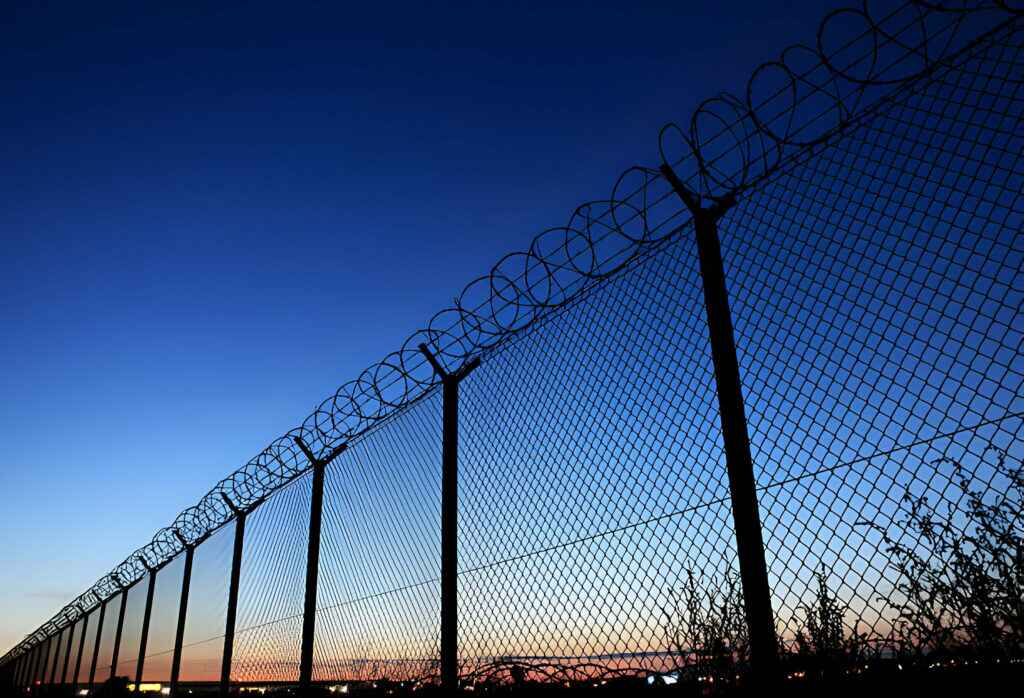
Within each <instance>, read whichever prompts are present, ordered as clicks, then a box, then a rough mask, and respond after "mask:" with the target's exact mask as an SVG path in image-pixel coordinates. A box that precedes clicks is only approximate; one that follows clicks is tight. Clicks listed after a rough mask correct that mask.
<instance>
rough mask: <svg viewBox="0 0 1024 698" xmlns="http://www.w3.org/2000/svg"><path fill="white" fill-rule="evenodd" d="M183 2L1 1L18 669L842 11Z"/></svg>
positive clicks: (1, 198)
mask: <svg viewBox="0 0 1024 698" xmlns="http://www.w3.org/2000/svg"><path fill="white" fill-rule="evenodd" d="M172 5H173V7H171V6H167V7H158V6H155V5H153V6H149V5H148V4H146V6H144V5H140V4H138V3H95V4H85V3H70V2H68V3H49V4H46V5H40V4H38V3H31V4H29V3H19V2H13V3H10V2H9V3H4V5H3V8H2V9H0V26H2V28H3V41H0V60H2V63H3V66H4V69H3V71H2V72H0V90H2V93H0V94H2V102H3V107H2V108H0V156H2V163H3V165H2V166H0V239H2V241H3V254H2V260H3V263H2V264H3V267H2V269H3V273H2V274H0V299H2V303H0V313H2V317H0V322H2V327H3V332H2V335H3V341H2V343H0V381H2V382H0V385H2V397H3V400H2V410H3V413H2V415H0V440H2V442H3V443H4V446H5V448H4V452H3V455H2V461H0V463H2V467H0V478H2V479H0V490H2V492H3V497H2V499H0V501H2V504H0V506H2V510H0V511H2V515H0V614H2V617H3V622H2V623H0V646H2V650H0V651H6V649H8V648H9V647H10V646H12V645H13V644H15V643H16V642H18V641H19V640H20V639H21V638H22V637H23V636H24V635H25V634H26V633H28V632H29V631H31V630H33V629H35V628H36V627H37V626H38V625H39V624H40V623H41V622H42V621H44V620H46V619H47V618H48V617H49V616H50V615H51V614H52V613H53V612H55V611H56V610H58V609H59V608H60V607H61V606H62V605H63V604H65V603H67V602H68V601H70V600H71V599H72V598H74V597H75V596H76V595H77V594H79V593H80V592H82V591H83V590H85V589H86V588H87V587H88V586H89V585H90V584H92V583H93V582H94V581H95V580H96V579H97V578H99V577H100V576H101V575H103V574H104V573H105V572H107V571H109V570H110V569H111V568H112V567H113V566H114V565H115V564H116V563H118V562H119V561H121V560H122V559H123V558H124V557H125V556H126V555H128V554H129V553H131V552H132V551H133V550H135V549H136V548H138V547H139V546H141V545H143V544H144V543H146V542H147V541H148V540H149V539H150V537H151V536H152V534H153V533H154V531H156V529H158V528H159V527H161V526H163V525H166V524H168V523H169V522H170V521H171V520H172V519H173V518H174V517H175V515H176V514H177V513H178V511H180V510H181V509H183V508H185V507H187V506H189V505H191V504H193V503H195V502H196V501H197V500H198V499H199V497H200V496H201V495H202V494H203V493H204V492H206V490H207V489H209V487H210V486H211V485H213V484H214V483H215V482H216V481H217V480H218V479H220V478H221V477H223V476H224V475H226V474H227V473H229V472H230V471H232V470H234V469H235V468H237V467H239V466H241V465H242V464H244V463H245V462H246V461H247V460H248V459H249V458H250V457H252V456H253V455H254V454H256V453H257V452H259V451H260V450H261V449H262V448H263V447H264V446H265V445H266V444H267V443H268V442H269V441H270V440H272V439H273V438H274V437H276V436H278V435H279V434H281V433H283V432H284V431H286V430H288V429H290V428H291V427H293V426H295V425H297V424H298V423H299V422H301V421H302V419H303V418H304V417H305V416H306V415H307V414H308V413H309V411H310V410H311V409H312V408H313V407H314V406H315V405H316V404H318V403H319V402H320V400H321V399H323V398H324V397H325V396H327V395H328V394H330V393H332V392H333V391H334V389H335V388H336V387H337V386H338V385H340V384H341V383H343V382H345V381H347V380H349V379H351V378H354V377H355V376H356V375H357V374H358V373H359V372H360V371H361V370H362V369H363V368H364V367H365V366H367V365H368V364H370V363H372V362H373V361H375V360H377V359H379V358H381V357H382V356H383V355H385V354H386V353H388V352H389V351H392V350H394V349H396V348H398V347H399V346H400V345H401V343H402V342H403V340H404V339H405V337H406V336H407V335H408V334H409V333H410V332H412V331H413V330H415V329H417V328H418V327H421V326H422V325H423V324H424V323H425V322H426V320H427V319H428V318H429V317H430V316H431V315H432V314H433V313H434V312H435V311H436V310H438V309H439V308H441V307H443V306H445V305H446V304H448V303H450V300H451V298H452V297H453V296H454V295H455V294H456V293H457V292H458V291H459V290H460V289H461V288H462V286H463V285H464V284H465V283H466V282H468V281H469V280H471V279H473V278H475V277H476V276H478V275H480V274H483V273H485V272H486V271H487V270H488V269H489V268H490V266H491V264H492V263H493V262H495V261H496V260H497V259H498V258H499V257H501V256H502V255H503V254H505V253H506V252H509V251H512V250H520V249H524V248H525V247H526V246H527V245H528V243H529V240H530V239H531V238H532V237H533V235H535V234H536V233H537V232H539V231H541V230H542V229H544V228H547V227H550V226H554V225H559V224H561V223H563V222H564V221H565V220H566V218H567V215H568V214H569V213H570V212H571V210H572V209H573V208H574V207H575V206H576V205H577V204H579V203H581V202H583V201H585V200H588V199H599V198H604V197H607V196H608V194H609V191H610V187H611V185H612V183H613V182H614V180H615V178H616V177H617V175H618V173H619V172H620V171H621V170H622V169H624V168H626V167H628V166H630V165H633V164H648V165H652V164H656V162H657V157H658V154H657V153H658V151H657V135H658V130H659V128H660V127H661V126H662V125H663V124H664V123H665V122H666V121H669V120H672V119H677V120H680V121H684V120H686V119H688V118H689V115H690V113H691V112H692V109H693V107H694V106H695V105H696V104H697V103H698V102H699V101H700V100H702V99H704V98H706V97H708V96H711V95H713V94H715V93H717V92H719V91H722V90H730V91H735V92H738V93H742V91H743V90H744V88H745V84H746V79H747V76H748V75H749V74H750V72H751V71H752V70H753V68H754V67H755V66H756V65H757V64H758V63H759V62H761V61H763V60H768V59H772V58H774V57H775V56H776V55H777V54H778V52H779V51H780V50H781V49H782V48H783V47H785V46H786V45H787V44H790V43H793V42H797V41H806V42H813V40H814V36H815V30H816V28H817V24H818V22H819V20H820V18H821V17H822V16H823V15H824V14H825V12H826V11H827V10H828V9H829V8H830V7H831V6H832V4H831V3H821V2H778V3H759V2H743V1H741V0H733V1H731V2H726V3H699V4H698V3H683V2H665V3H639V2H628V3H627V2H621V1H620V2H615V3H580V4H579V5H577V6H572V5H566V4H561V3H559V4H556V3H534V4H532V5H530V6H528V5H525V4H524V5H518V4H498V3H478V4H475V5H474V4H468V3H467V4H466V5H464V6H459V5H436V6H435V5H429V6H426V5H423V4H421V3H417V4H410V5H407V6H402V5H396V4H394V3H387V4H384V3H371V4H369V5H368V6H356V5H355V4H348V3H345V4H343V3H327V2H323V3H303V2H298V3H288V4H287V5H286V4H280V3H275V4H269V3H237V2H231V1H230V0H226V1H224V2H220V3H216V6H215V9H211V8H212V7H213V4H210V6H209V7H208V6H207V3H200V2H188V3H185V2H176V3H172ZM697 5H700V6H699V7H698V6H697ZM30 582H31V583H30Z"/></svg>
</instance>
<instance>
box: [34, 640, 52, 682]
mask: <svg viewBox="0 0 1024 698" xmlns="http://www.w3.org/2000/svg"><path fill="white" fill-rule="evenodd" d="M52 641H53V637H52V636H50V635H47V636H46V645H45V647H44V648H43V651H42V653H41V654H40V655H39V666H37V667H36V680H35V683H38V684H39V685H40V686H42V685H43V683H45V681H46V665H47V664H49V663H50V661H49V660H50V643H51V642H52Z"/></svg>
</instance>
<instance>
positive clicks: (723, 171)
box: [0, 0, 1024, 675]
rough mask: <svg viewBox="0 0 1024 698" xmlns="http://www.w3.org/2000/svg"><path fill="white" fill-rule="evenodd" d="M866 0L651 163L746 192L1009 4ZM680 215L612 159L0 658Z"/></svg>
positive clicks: (704, 194) (161, 558) (667, 132)
mask: <svg viewBox="0 0 1024 698" xmlns="http://www.w3.org/2000/svg"><path fill="white" fill-rule="evenodd" d="M869 4H870V3H869V2H867V0H864V2H863V3H862V4H861V5H860V6H858V7H848V8H842V9H838V10H835V11H833V12H830V13H829V14H828V15H826V16H825V18H824V19H823V20H822V22H821V24H820V26H819V29H818V32H817V35H816V41H815V43H814V45H806V44H797V45H793V46H790V47H788V48H786V49H785V50H784V51H782V53H781V54H780V56H779V57H778V58H777V59H775V60H772V61H767V62H765V63H762V64H761V65H760V66H758V67H757V68H756V69H755V70H754V71H753V73H752V74H751V77H750V79H749V80H748V83H747V85H746V89H745V92H744V95H743V96H742V97H737V96H735V95H731V94H725V93H723V94H720V95H717V96H715V97H712V98H710V99H708V100H705V101H704V102H702V103H701V104H700V105H699V106H698V107H697V109H696V110H695V111H694V112H693V114H692V116H691V118H690V121H689V124H688V125H687V127H686V128H683V127H681V126H680V125H678V124H676V123H669V124H667V125H666V126H665V127H664V128H663V129H662V130H661V133H660V134H659V152H660V155H661V159H662V163H663V164H667V165H670V166H671V167H672V168H674V169H675V170H676V171H677V173H678V176H679V178H680V180H681V181H682V182H683V183H684V184H685V185H686V186H687V188H689V189H690V191H691V193H692V194H693V195H694V199H695V200H696V201H698V202H702V201H709V202H718V201H722V200H726V199H728V198H729V197H735V196H738V195H739V194H742V193H743V192H744V191H747V190H749V189H751V188H753V187H755V186H756V185H757V184H758V183H759V182H761V181H762V180H764V179H765V178H766V177H769V176H771V175H772V174H773V173H775V172H777V171H779V170H780V169H781V168H782V167H783V166H784V165H785V164H786V163H787V162H788V161H789V160H790V159H791V158H792V157H794V156H796V155H798V154H799V153H801V152H805V151H806V149H808V148H811V147H813V146H814V145H816V144H819V143H822V142H823V141H825V140H826V139H828V138H829V137H831V136H832V135H833V134H835V133H836V132H838V131H841V130H843V129H844V128H847V127H848V126H849V125H850V124H851V123H853V122H854V121H855V120H856V119H857V118H859V117H860V116H861V115H863V114H864V113H866V112H869V111H870V108H871V107H872V105H874V104H876V103H878V102H879V101H880V100H882V99H883V98H884V97H885V96H886V95H887V94H891V93H892V92H894V91H897V90H898V89H899V88H900V87H901V86H903V85H906V84H909V83H911V82H913V81H914V80H916V79H918V78H920V77H921V76H922V75H925V74H927V73H928V72H930V71H932V70H934V68H935V67H936V66H938V65H941V64H943V63H944V62H946V61H948V60H950V59H951V58H952V57H954V56H956V55H957V54H958V53H959V52H961V51H962V50H964V48H965V47H966V46H969V45H970V43H971V42H972V41H975V40H977V39H978V38H979V37H981V36H983V35H984V34H985V33H987V32H989V31H991V30H993V29H995V28H996V27H998V26H1001V25H1003V24H1005V23H1007V22H1011V21H1014V20H1015V19H1016V18H1017V17H1020V16H1021V15H1022V14H1024V8H1021V7H1018V6H1014V4H1011V3H1010V2H1008V0H980V1H973V2H972V1H970V0H961V1H960V2H949V3H940V2H932V1H927V0H909V1H907V2H904V3H903V4H901V5H899V6H898V7H897V8H895V9H894V10H892V11H891V12H889V13H887V14H885V15H882V16H879V15H878V14H877V13H874V12H872V8H871V7H869ZM848 27H856V28H855V29H854V31H852V32H850V31H848ZM844 29H847V31H846V35H847V36H848V37H849V38H845V39H840V40H837V39H836V38H835V34H836V33H837V32H839V31H842V30H844ZM850 34H852V36H850ZM690 216H691V213H690V212H689V211H686V210H684V209H683V208H681V206H680V204H679V201H678V199H677V198H676V197H675V196H674V194H673V190H672V188H671V186H669V184H668V183H667V182H666V181H665V180H664V179H663V177H662V175H661V174H660V172H659V171H658V170H656V169H653V168H647V167H639V166H637V167H631V168H629V169H627V170H626V171H625V172H623V173H622V175H621V176H620V177H619V178H618V179H617V180H616V182H615V183H614V185H613V187H612V190H611V193H610V196H609V198H608V199H606V200H598V201H591V202H587V203H585V204H583V205H581V206H579V207H578V208H576V209H575V210H574V211H573V212H572V214H571V215H570V216H569V220H568V222H567V223H566V224H565V225H563V226H557V227H553V228H549V229H547V230H544V231H542V232H541V233H540V234H538V235H537V236H536V237H534V239H533V240H532V242H531V244H530V246H529V247H528V249H527V250H526V251H523V252H516V253H511V254H508V255H506V256H505V257H502V258H501V259H500V260H499V261H498V262H497V263H496V264H495V265H494V266H493V267H492V269H491V270H490V272H489V273H488V274H485V275H483V276H481V277H478V278H477V279H474V280H473V281H471V282H470V283H469V284H467V285H466V286H465V287H464V288H463V290H462V292H461V293H460V294H459V295H458V296H457V297H456V298H455V299H454V300H453V303H452V305H451V306H450V307H448V308H445V309H443V310H441V311H439V312H438V313H436V314H435V315H434V316H433V317H432V318H431V319H430V320H429V322H428V323H427V325H426V327H425V328H423V329H420V330H418V331H416V332H415V333H413V334H412V335H410V336H409V338H408V339H407V340H406V341H405V342H404V344H403V345H402V347H401V348H400V349H399V350H397V351H394V352H392V353H391V354H388V355H387V356H386V357H384V359H382V360H381V361H379V362H377V363H374V364H373V365H371V366H370V367H368V368H367V369H365V370H364V371H363V372H362V373H361V374H360V375H359V377H357V378H356V379H355V380H352V381H349V382H348V383H345V384H343V385H342V386H341V387H340V388H338V389H337V391H335V393H334V394H333V395H332V396H330V397H329V398H327V399H326V400H324V401H323V402H321V403H320V405H318V406H317V408H316V409H315V410H314V411H313V412H312V413H311V414H310V415H309V416H308V417H307V418H306V419H305V420H304V421H303V422H302V424H301V425H300V426H298V427H296V428H295V429H292V430H290V431H289V432H287V433H285V434H284V435H282V436H280V437H279V438H277V439H276V440H274V441H273V442H271V443H270V445H269V446H267V447H266V448H265V449H264V450H263V451H261V452H260V453H259V454H258V455H256V456H255V457H254V458H252V459H251V460H250V461H249V462H248V463H246V464H245V465H244V466H242V467H241V468H239V469H238V470H236V471H234V472H233V473H231V474H230V475H228V476H227V477H226V478H224V479H222V480H221V481H220V482H218V483H217V484H216V485H215V486H214V487H213V488H212V489H211V490H210V491H209V492H207V493H206V494H205V495H204V496H203V497H202V498H201V499H200V500H199V501H198V502H197V503H196V504H195V505H193V506H191V507H189V508H187V509H185V510H184V511H182V512H181V513H180V514H179V515H178V516H177V517H176V518H175V519H174V521H173V522H172V523H171V524H170V525H168V526H166V527H164V528H161V529H160V530H158V531H157V532H156V534H155V535H154V536H153V538H152V539H151V540H150V542H148V543H147V544H146V545H144V546H142V547H141V548H139V549H138V550H136V551H134V552H133V553H132V554H131V555H129V556H128V557H126V558H125V559H124V560H123V561H122V562H120V563H119V564H118V565H116V566H115V567H114V568H113V570H111V571H110V572H109V573H107V574H105V575H104V576H102V577H101V578H100V579H99V580H97V581H96V582H95V583H94V584H93V585H92V586H91V587H90V588H89V589H88V590H86V591H85V592H83V593H82V594H81V595H79V596H78V597H76V598H75V599H74V600H73V601H72V602H71V603H69V604H67V605H66V606H65V607H63V608H62V609H61V610H60V611H58V612H57V613H56V614H55V615H54V616H53V617H52V618H51V619H50V620H48V621H46V622H45V623H44V624H43V625H41V626H40V627H39V628H38V629H37V630H35V631H34V632H32V633H30V634H29V635H28V637H26V638H25V640H23V641H22V642H21V643H19V644H18V645H17V646H15V647H14V648H13V649H11V650H10V651H8V653H7V654H6V655H5V656H4V657H3V659H2V660H0V664H6V663H7V662H8V661H10V660H12V659H14V658H16V657H18V656H20V655H21V654H23V653H24V652H26V651H28V650H29V649H31V648H32V647H34V646H36V645H37V644H38V643H40V642H42V641H43V640H45V639H46V638H47V637H49V636H50V635H52V634H53V633H55V632H57V631H59V630H61V629H63V628H65V627H66V626H67V625H69V624H71V623H73V622H75V621H76V620H77V619H78V618H80V617H81V616H83V615H85V614H86V613H88V612H90V611H91V610H92V609H94V608H96V607H97V606H98V605H100V604H101V603H103V602H105V601H106V600H108V599H110V598H111V597H113V596H115V595H116V594H118V593H120V592H121V591H122V590H124V589H127V588H128V587H130V586H131V585H133V584H134V583H135V582H137V581H138V580H140V579H142V578H143V577H144V576H145V575H146V574H147V573H149V572H151V571H153V570H156V569H158V568H160V567H161V566H163V565H165V564H166V563H168V562H169V561H170V560H172V559H173V558H174V557H175V556H177V555H178V554H179V553H180V552H182V550H183V549H184V547H185V545H186V544H187V545H189V546H195V545H198V544H199V543H201V542H202V541H203V540H205V539H206V538H207V537H209V536H210V535H211V534H212V533H213V532H215V531H216V530H217V529H219V528H220V527H221V526H223V525H225V524H226V523H228V522H229V521H231V520H232V519H233V518H234V517H235V515H236V514H235V510H236V509H237V510H251V509H252V508H255V507H256V506H258V505H259V504H260V503H261V502H263V501H264V500H265V499H266V498H267V497H268V496H270V495H271V494H273V493H274V492H275V491H277V490H278V489H280V488H281V487H283V486H285V485H287V484H288V483H289V482H291V481H292V480H294V479H295V478H296V477H299V476H300V475H302V474H303V473H305V472H307V471H308V470H309V468H310V467H311V464H310V462H309V460H308V459H307V457H306V455H305V454H304V453H303V450H302V449H301V448H300V446H299V445H298V443H297V441H296V440H297V439H300V440H301V441H302V442H303V443H304V444H306V445H308V447H309V449H310V450H311V452H312V453H313V454H315V455H316V457H318V458H322V457H324V456H325V454H328V453H330V452H331V451H333V450H334V449H335V448H337V447H338V446H339V445H340V444H343V443H347V442H350V441H353V440H355V439H357V438H359V437H361V436H362V435H364V434H366V433H367V432H368V431H369V430H370V429H372V428H373V427H375V426H377V425H379V424H381V423H382V422H384V421H385V420H387V419H388V418H390V417H392V416H393V415H394V414H396V413H397V412H398V411H399V410H401V409H402V408H404V407H406V406H408V405H410V404H411V403H413V402H415V401H417V400H419V399H420V398H422V397H423V396H425V395H426V394H428V393H429V392H431V391H432V390H433V389H434V388H436V386H437V385H438V378H437V374H436V372H435V371H434V370H433V369H432V367H431V366H430V365H429V364H428V363H427V362H426V360H425V359H424V357H423V354H422V353H421V352H420V351H419V349H418V346H419V345H420V344H426V345H427V346H428V347H430V348H431V350H432V353H433V354H434V355H435V356H436V357H437V358H438V360H439V361H440V362H441V363H442V365H443V366H445V367H447V368H449V369H457V368H458V367H459V366H461V365H462V364H464V363H465V362H466V361H469V360H470V359H472V358H474V357H479V356H481V355H483V354H486V353H488V352H490V351H493V350H494V349H496V348H497V347H499V346H500V345H501V344H502V343H504V342H506V341H508V340H509V339H510V338H512V337H513V336H515V335H517V334H518V333H521V332H522V331H523V330H525V329H527V328H529V327H530V326H531V325H533V324H534V323H535V322H536V321H537V320H538V319H539V318H541V317H544V316H545V315H547V314H548V313H550V312H551V311H553V310H555V309H557V308H560V307H562V306H564V305H566V304H567V303H570V302H572V301H573V300H575V299H576V298H578V297H579V296H580V295H581V294H583V293H584V292H585V291H586V290H587V289H589V288H592V287H593V286H594V285H596V284H599V283H600V282H601V281H603V280H604V279H606V278H608V277H610V276H612V275H614V274H616V273H617V272H619V271H621V270H623V269H624V268H626V267H627V266H628V265H630V264H631V263H633V262H635V261H636V260H637V259H638V258H640V257H641V256H642V255H644V254H645V253H646V252H647V251H649V250H650V249H651V248H652V246H655V245H657V244H658V243H661V242H663V241H665V240H666V239H668V238H670V237H672V236H674V235H677V234H679V232H680V231H682V230H684V229H685V228H686V226H687V225H688V224H689V223H690ZM655 220H658V221H659V222H658V223H654V221H655ZM179 536H180V538H179ZM492 669H493V671H495V672H500V671H504V669H502V668H501V667H497V666H495V667H492ZM556 673H558V672H556ZM559 675H561V674H559Z"/></svg>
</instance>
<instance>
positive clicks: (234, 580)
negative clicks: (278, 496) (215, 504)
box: [220, 492, 258, 698]
mask: <svg viewBox="0 0 1024 698" xmlns="http://www.w3.org/2000/svg"><path fill="white" fill-rule="evenodd" d="M220 496H221V498H222V499H223V500H224V502H225V504H227V505H228V507H229V508H230V509H231V511H233V512H234V513H235V548H234V552H233V553H232V556H231V580H230V582H229V586H228V611H227V616H226V617H225V619H224V653H223V655H222V656H221V665H220V695H221V696H222V698H227V695H228V692H229V690H230V688H231V658H232V655H233V654H234V651H235V617H236V613H237V612H238V584H239V581H240V579H241V571H242V548H243V546H244V545H245V519H246V516H248V512H247V511H245V510H243V509H240V508H238V507H237V506H235V503H234V502H232V501H231V500H230V499H229V498H228V496H227V495H226V494H224V493H223V492H221V493H220ZM257 504H258V503H257ZM253 506H254V507H255V506H256V505H253Z"/></svg>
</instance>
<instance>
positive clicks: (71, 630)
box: [60, 622, 75, 686]
mask: <svg viewBox="0 0 1024 698" xmlns="http://www.w3.org/2000/svg"><path fill="white" fill-rule="evenodd" d="M67 633H68V639H67V642H66V643H65V644H66V645H67V647H65V648H64V666H63V667H62V668H61V672H60V685H61V686H63V685H64V684H65V683H67V679H68V664H69V663H70V662H71V641H72V640H74V639H75V624H74V623H73V622H72V623H71V624H69V625H68V628H67Z"/></svg>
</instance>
